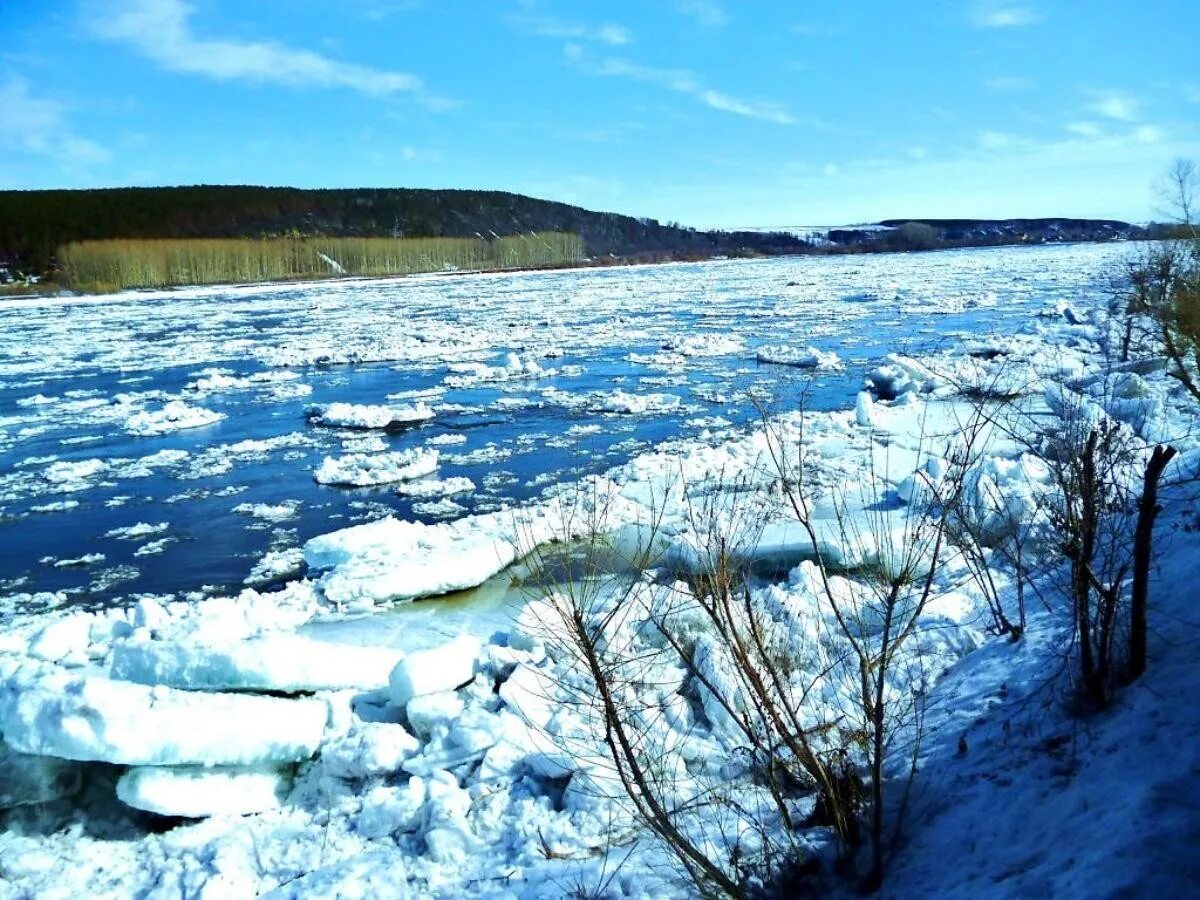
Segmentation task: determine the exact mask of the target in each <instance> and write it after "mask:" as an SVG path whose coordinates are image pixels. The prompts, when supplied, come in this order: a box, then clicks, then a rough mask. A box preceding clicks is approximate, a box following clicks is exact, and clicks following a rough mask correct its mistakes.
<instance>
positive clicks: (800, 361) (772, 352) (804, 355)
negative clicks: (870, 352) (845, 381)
mask: <svg viewBox="0 0 1200 900" xmlns="http://www.w3.org/2000/svg"><path fill="white" fill-rule="evenodd" d="M758 361H759V362H761V363H774V364H775V365H779V366H795V367H796V368H798V369H840V368H841V366H842V361H841V359H839V358H838V355H837V354H836V353H832V352H831V353H822V352H821V351H820V350H817V349H816V348H815V347H806V348H805V349H803V350H797V349H796V348H795V347H784V346H765V347H759V348H758Z"/></svg>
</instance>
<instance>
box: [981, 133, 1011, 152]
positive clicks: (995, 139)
mask: <svg viewBox="0 0 1200 900" xmlns="http://www.w3.org/2000/svg"><path fill="white" fill-rule="evenodd" d="M1016 143H1017V139H1016V138H1015V137H1013V135H1011V134H1008V133H1007V132H1004V131H981V132H980V133H979V146H980V147H982V148H983V149H984V150H1003V149H1006V148H1008V147H1011V146H1013V145H1014V144H1016Z"/></svg>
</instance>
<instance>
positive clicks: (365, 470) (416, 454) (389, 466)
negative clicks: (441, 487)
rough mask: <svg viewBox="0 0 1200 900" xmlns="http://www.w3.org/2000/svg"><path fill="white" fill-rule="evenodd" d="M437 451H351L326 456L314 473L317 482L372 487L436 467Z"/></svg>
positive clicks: (424, 474)
mask: <svg viewBox="0 0 1200 900" xmlns="http://www.w3.org/2000/svg"><path fill="white" fill-rule="evenodd" d="M437 467H438V452H437V451H436V450H426V449H421V448H416V449H411V450H397V451H395V452H392V453H374V454H372V453H352V454H349V455H347V456H341V457H333V456H327V457H325V460H324V461H323V462H322V463H321V465H320V466H318V467H317V470H316V471H315V472H314V473H313V478H314V479H316V481H317V483H318V484H335V485H345V486H348V487H372V486H374V485H378V484H392V483H394V482H397V481H411V480H413V479H416V478H423V477H425V476H426V475H432V474H433V473H434V472H436V471H437Z"/></svg>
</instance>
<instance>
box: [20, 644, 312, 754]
mask: <svg viewBox="0 0 1200 900" xmlns="http://www.w3.org/2000/svg"><path fill="white" fill-rule="evenodd" d="M327 715H328V711H327V707H326V705H325V703H324V702H322V701H319V700H284V699H279V698H276V697H254V696H242V695H237V694H221V693H214V694H199V693H192V692H189V691H178V690H172V689H171V688H167V687H161V686H155V687H149V686H146V685H141V684H131V683H128V682H122V681H116V680H112V679H109V678H103V677H100V676H95V675H71V674H68V673H67V672H65V671H61V670H59V671H54V670H51V671H49V672H46V671H44V670H43V671H39V670H37V669H33V670H32V671H30V670H29V669H27V668H22V669H18V671H17V672H15V673H13V674H12V675H8V676H7V677H5V678H4V681H3V683H2V684H0V731H2V732H3V734H4V740H5V742H6V743H7V744H8V745H9V746H10V747H12V748H13V749H15V750H17V751H19V752H22V753H31V754H38V755H42V756H55V757H59V758H62V759H75V760H97V761H101V762H110V763H122V764H125V765H152V766H164V765H165V766H178V765H205V766H218V765H248V764H253V763H262V762H280V763H284V762H297V761H299V760H302V759H308V758H309V757H310V756H312V755H313V753H315V752H316V749H317V747H318V746H319V744H320V742H321V736H322V734H323V732H324V730H325V721H326V718H327Z"/></svg>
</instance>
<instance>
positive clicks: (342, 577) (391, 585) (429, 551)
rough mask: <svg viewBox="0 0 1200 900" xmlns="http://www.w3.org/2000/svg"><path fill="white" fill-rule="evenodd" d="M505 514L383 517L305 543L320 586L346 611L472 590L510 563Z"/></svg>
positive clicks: (513, 552)
mask: <svg viewBox="0 0 1200 900" xmlns="http://www.w3.org/2000/svg"><path fill="white" fill-rule="evenodd" d="M506 525H507V523H506V522H505V521H504V517H500V516H491V517H465V518H463V519H459V520H458V521H455V522H451V523H448V524H446V525H425V524H423V523H421V522H405V521H401V520H399V519H395V518H392V517H390V516H389V517H388V518H385V519H380V520H379V521H377V522H369V523H367V524H365V525H355V526H352V527H350V528H346V529H343V530H341V531H335V532H333V533H331V534H327V535H322V536H321V537H316V538H313V539H312V540H310V541H309V542H308V543H307V544H305V545H304V559H305V561H306V562H307V563H308V565H309V567H310V568H311V569H316V570H326V571H325V572H324V574H323V575H321V577H320V579H319V580H318V582H317V583H318V585H319V587H320V589H321V591H322V593H323V594H324V595H325V597H326V598H328V599H329V600H330V601H331V602H333V603H335V604H338V605H344V606H350V607H352V608H360V607H364V606H365V607H366V608H370V607H372V606H374V605H375V604H378V603H385V602H388V601H394V600H412V599H415V598H418V597H429V596H434V595H437V594H446V593H449V592H451V591H456V590H462V589H463V588H469V587H475V586H476V585H478V584H482V583H483V582H484V581H486V580H487V579H488V578H490V577H491V576H492V575H495V574H496V573H497V572H499V571H500V570H501V569H503V568H504V567H505V566H507V565H508V564H509V563H511V562H512V561H513V560H514V559H516V556H517V551H516V547H515V545H514V543H513V538H512V537H511V530H510V529H509V528H508V527H506Z"/></svg>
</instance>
